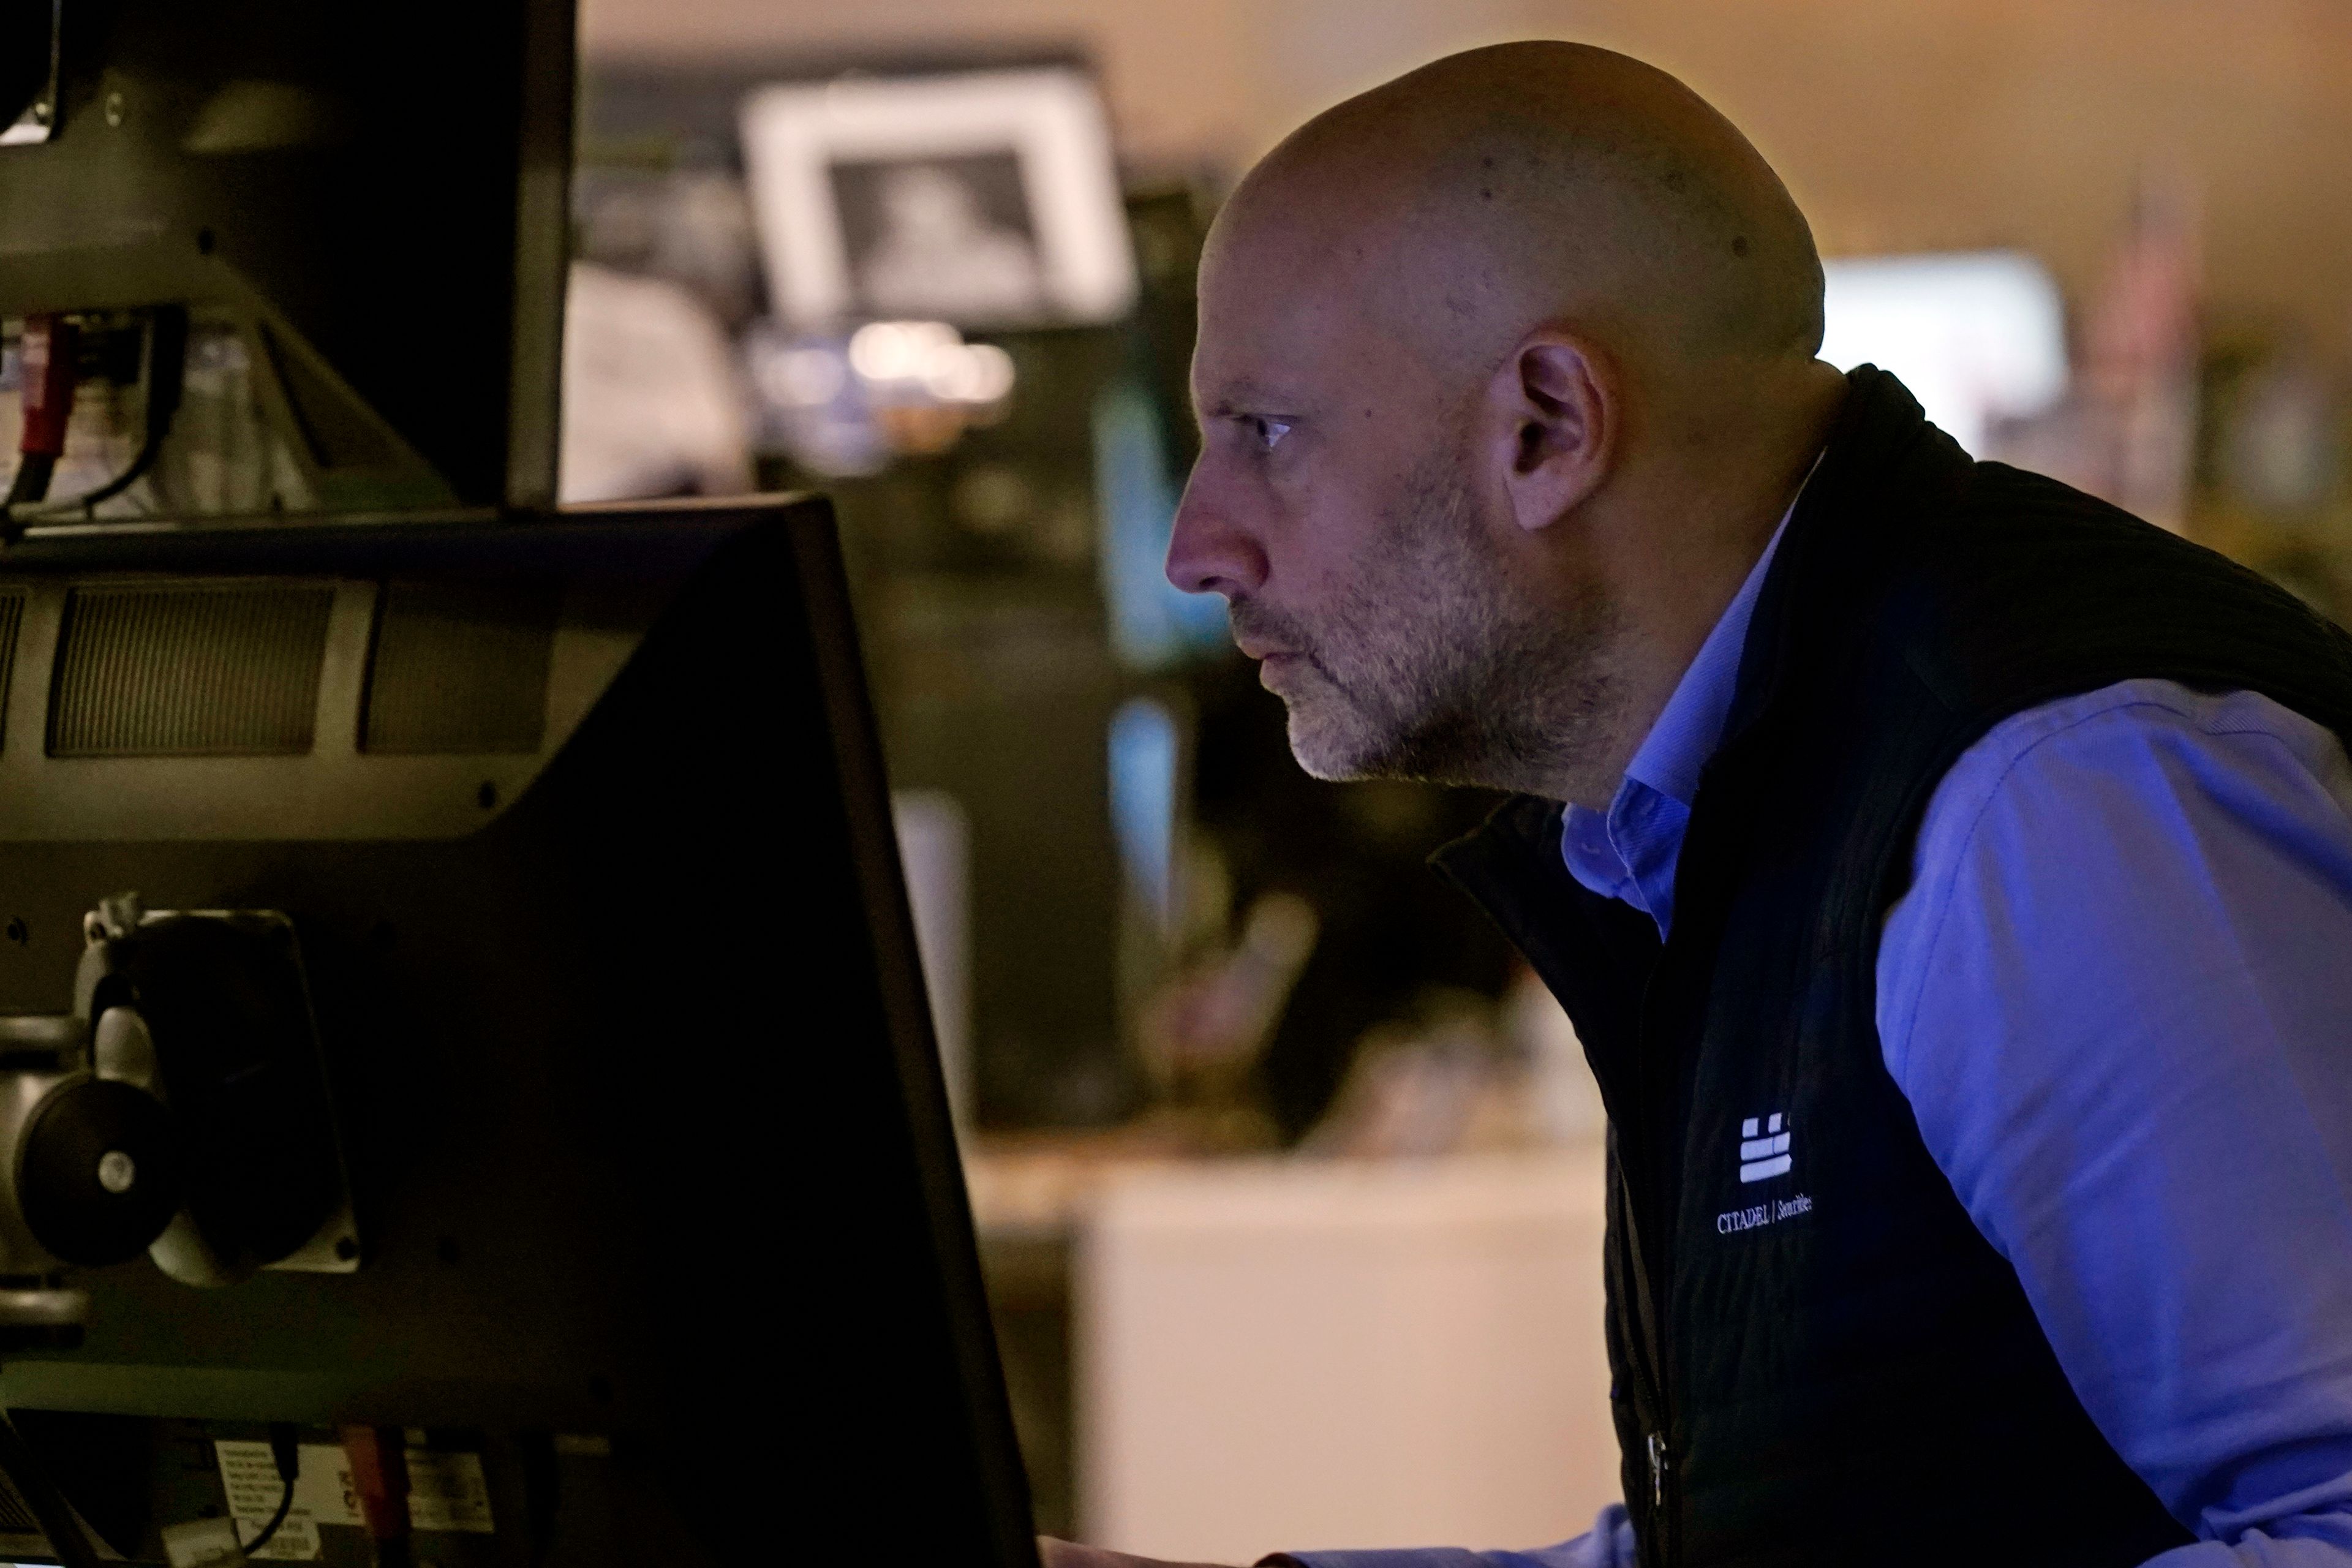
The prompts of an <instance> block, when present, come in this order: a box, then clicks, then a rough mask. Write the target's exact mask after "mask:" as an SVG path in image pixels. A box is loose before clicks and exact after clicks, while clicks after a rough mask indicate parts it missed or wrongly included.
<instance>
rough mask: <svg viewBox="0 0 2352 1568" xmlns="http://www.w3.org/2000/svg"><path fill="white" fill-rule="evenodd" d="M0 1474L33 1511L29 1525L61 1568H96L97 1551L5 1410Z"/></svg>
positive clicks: (1, 1424)
mask: <svg viewBox="0 0 2352 1568" xmlns="http://www.w3.org/2000/svg"><path fill="white" fill-rule="evenodd" d="M0 1473H5V1475H6V1476H7V1478H8V1479H10V1480H11V1481H14V1482H15V1483H16V1491H17V1493H18V1495H20V1496H21V1497H23V1498H24V1500H25V1506H26V1508H29V1509H31V1510H33V1522H34V1523H36V1524H37V1525H39V1526H40V1527H41V1533H42V1534H43V1535H45V1536H47V1537H48V1542H49V1550H51V1551H52V1552H56V1553H57V1554H58V1562H59V1563H62V1564H64V1568H99V1559H98V1552H97V1550H96V1549H95V1548H94V1547H92V1546H91V1545H90V1543H89V1536H87V1535H85V1534H84V1533H82V1528H81V1521H80V1519H79V1518H78V1517H77V1516H76V1515H75V1513H74V1510H73V1505H72V1504H71V1503H69V1502H68V1501H66V1499H65V1494H64V1493H63V1492H61V1491H59V1490H58V1489H57V1484H56V1483H55V1482H53V1481H51V1480H50V1479H49V1476H48V1472H47V1471H46V1470H44V1469H42V1468H41V1466H40V1462H39V1461H38V1460H37V1459H36V1458H34V1457H33V1450H32V1449H31V1448H30V1447H27V1446H26V1442H25V1438H24V1435H23V1434H22V1433H20V1432H18V1431H17V1430H16V1423H15V1422H13V1421H11V1420H9V1419H8V1417H7V1415H6V1413H5V1411H0Z"/></svg>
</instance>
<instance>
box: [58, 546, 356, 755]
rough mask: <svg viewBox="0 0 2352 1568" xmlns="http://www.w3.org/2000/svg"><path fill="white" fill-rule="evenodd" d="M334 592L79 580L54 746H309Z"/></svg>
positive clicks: (101, 750)
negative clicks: (83, 583) (89, 584)
mask: <svg viewBox="0 0 2352 1568" xmlns="http://www.w3.org/2000/svg"><path fill="white" fill-rule="evenodd" d="M333 604H334V590H333V589H331V588H329V587H324V586H320V587H279V586H269V587H255V586H249V585H240V584H171V585H169V586H152V585H142V586H137V587H121V588H113V587H104V588H78V589H76V590H74V592H73V594H72V595H71V596H70V597H69V598H68V601H67V603H66V618H65V630H64V632H63V634H62V635H61V636H60V637H59V639H58V672H57V682H56V686H55V688H54V692H53V695H52V697H51V700H50V703H49V737H48V739H49V754H50V755H52V756H58V757H207V756H284V755H293V754H299V753H301V752H308V751H309V750H310V743H311V740H312V737H313V734H314V732H315V731H316V728H317V723H318V709H319V669H320V662H321V660H322V659H323V658H324V656H325V652H326V646H327V615H328V612H329V610H330V609H331V608H332V606H333Z"/></svg>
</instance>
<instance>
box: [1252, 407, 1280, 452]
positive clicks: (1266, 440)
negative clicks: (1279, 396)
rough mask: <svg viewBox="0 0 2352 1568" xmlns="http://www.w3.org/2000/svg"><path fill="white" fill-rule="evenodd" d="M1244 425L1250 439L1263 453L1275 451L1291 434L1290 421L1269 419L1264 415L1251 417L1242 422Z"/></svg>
mask: <svg viewBox="0 0 2352 1568" xmlns="http://www.w3.org/2000/svg"><path fill="white" fill-rule="evenodd" d="M1242 424H1243V425H1244V427H1246V428H1247V429H1248V431H1249V433H1250V439H1251V440H1252V441H1253V442H1255V444H1256V446H1257V449H1258V450H1259V451H1261V452H1271V451H1273V450H1274V449H1275V448H1276V447H1278V446H1280V445H1282V438H1283V437H1285V436H1287V435H1289V434H1290V422H1289V421H1288V420H1286V419H1269V418H1267V417H1266V416H1265V415H1263V414H1253V415H1250V416H1248V417H1247V418H1245V419H1244V420H1243V421H1242Z"/></svg>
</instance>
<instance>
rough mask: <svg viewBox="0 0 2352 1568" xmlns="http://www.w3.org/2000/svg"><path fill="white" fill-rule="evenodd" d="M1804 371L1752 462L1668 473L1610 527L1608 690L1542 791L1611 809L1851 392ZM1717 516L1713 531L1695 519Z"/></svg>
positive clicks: (1602, 675) (1604, 679) (1834, 376)
mask: <svg viewBox="0 0 2352 1568" xmlns="http://www.w3.org/2000/svg"><path fill="white" fill-rule="evenodd" d="M1816 368H1817V369H1818V370H1820V371H1822V372H1825V373H1827V378H1826V379H1824V378H1822V377H1820V376H1809V377H1807V378H1806V386H1805V388H1804V390H1805V392H1806V396H1805V398H1804V399H1803V402H1802V404H1801V406H1800V407H1798V408H1797V410H1796V412H1795V413H1794V414H1793V415H1792V416H1790V417H1789V418H1788V419H1787V420H1785V421H1784V422H1782V426H1781V429H1780V431H1779V432H1778V433H1777V434H1776V438H1772V439H1769V440H1763V441H1759V442H1758V443H1757V444H1756V446H1755V447H1754V448H1753V451H1754V456H1753V457H1752V458H1751V459H1750V460H1748V461H1746V462H1740V463H1737V464H1727V465H1725V466H1724V470H1725V471H1723V472H1722V473H1721V474H1720V476H1719V477H1717V478H1716V479H1714V481H1713V482H1694V480H1695V479H1697V476H1695V475H1693V474H1691V473H1689V472H1688V471H1685V472H1682V473H1679V474H1668V475H1662V476H1661V478H1662V479H1664V482H1663V483H1661V484H1659V485H1658V486H1657V487H1656V488H1655V489H1654V492H1653V494H1652V495H1650V496H1648V497H1640V498H1636V497H1632V496H1629V497H1626V498H1625V500H1626V501H1627V502H1628V504H1627V506H1626V507H1625V513H1626V515H1625V516H1624V517H1622V519H1621V520H1620V521H1619V525H1618V527H1617V528H1616V529H1615V530H1614V533H1615V536H1616V537H1617V539H1618V540H1619V541H1620V542H1621V543H1622V549H1621V550H1620V551H1619V552H1617V555H1618V559H1617V563H1616V564H1617V567H1618V569H1617V570H1616V571H1615V572H1612V574H1610V576H1611V577H1612V579H1613V583H1612V588H1611V592H1612V597H1613V601H1614V604H1615V606H1616V609H1617V611H1618V614H1619V615H1620V616H1621V617H1622V626H1621V631H1620V633H1619V636H1618V637H1617V638H1616V640H1615V642H1614V644H1613V645H1612V648H1611V650H1610V653H1609V655H1608V660H1607V662H1608V666H1609V668H1607V669H1606V670H1603V671H1596V672H1595V674H1596V679H1597V682H1598V683H1599V684H1601V685H1605V686H1606V687H1607V688H1608V689H1610V690H1611V691H1612V696H1613V701H1612V704H1611V709H1610V711H1609V712H1607V714H1606V715H1605V718H1604V716H1603V715H1601V714H1595V715H1594V717H1595V718H1596V719H1603V720H1604V722H1603V723H1601V725H1599V726H1597V727H1596V728H1597V731H1598V732H1597V733H1596V735H1595V736H1594V737H1593V739H1594V742H1596V743H1594V744H1591V745H1590V746H1588V747H1587V748H1585V749H1584V751H1583V753H1582V754H1581V755H1580V757H1579V758H1578V765H1576V766H1573V767H1571V768H1566V769H1563V770H1561V771H1560V773H1559V774H1558V775H1557V776H1556V777H1554V778H1552V779H1551V780H1549V781H1548V784H1547V786H1546V787H1545V788H1543V789H1542V790H1540V791H1539V792H1538V793H1540V794H1543V795H1547V796H1548V797H1549V798H1551V799H1555V800H1563V801H1568V802H1570V803H1572V804H1574V805H1582V806H1586V807H1589V808H1591V809H1592V810H1595V811H1605V810H1607V809H1608V807H1609V805H1610V803H1611V801H1612V800H1613V799H1614V798H1615V796H1616V794H1617V791H1618V789H1619V788H1620V786H1621V785H1622V783H1623V781H1624V776H1625V769H1626V766H1627V764H1628V763H1631V762H1632V761H1633V757H1634V755H1635V754H1636V753H1637V752H1639V751H1640V750H1641V748H1642V743H1643V742H1644V741H1645V740H1646V739H1647V738H1648V737H1649V734H1650V731H1651V730H1652V729H1653V728H1654V726H1655V725H1656V723H1657V721H1658V716H1659V715H1660V714H1661V713H1663V712H1664V710H1665V707H1666V704H1667V702H1668V701H1669V700H1671V699H1672V698H1673V696H1674V694H1675V688H1676V687H1678V686H1679V685H1681V683H1682V680H1683V678H1684V676H1685V674H1686V673H1687V672H1688V671H1689V669H1690V667H1691V661H1692V660H1693V659H1695V658H1696V657H1697V656H1698V651H1699V648H1700V647H1702V646H1703V645H1704V644H1705V643H1706V638H1707V634H1708V633H1710V632H1712V631H1713V630H1714V629H1715V626H1716V624H1717V622H1718V621H1720V620H1721V619H1722V618H1723V614H1724V612H1725V610H1726V609H1727V608H1728V607H1729V606H1730V605H1731V602H1732V600H1733V598H1734V597H1736V596H1737V595H1738V592H1739V589H1740V585H1741V584H1743V583H1745V582H1746V581H1747V580H1748V574H1749V573H1750V572H1751V571H1753V570H1754V569H1755V566H1756V563H1757V562H1758V561H1759V559H1760V558H1761V557H1762V556H1763V553H1764V550H1765V547H1766V546H1767V545H1769V543H1770V542H1771V541H1772V538H1773V535H1774V532H1775V531H1777V530H1778V529H1779V527H1780V522H1781V521H1782V519H1784V518H1785V517H1786V516H1787V515H1788V513H1789V510H1790V507H1791V506H1792V505H1793V504H1794V502H1795V500H1796V498H1797V494H1798V492H1799V491H1800V490H1801V489H1802V488H1803V486H1804V483H1805V479H1806V478H1807V476H1808V475H1810V474H1811V472H1812V469H1813V466H1814V464H1815V463H1816V462H1817V461H1818V460H1819V458H1820V456H1821V453H1822V446H1823V444H1824V443H1825V441H1826V440H1827V438H1828V432H1829V426H1830V424H1831V422H1832V420H1833V419H1834V418H1835V417H1836V415H1837V410H1838V408H1839V406H1840V405H1842V403H1843V398H1844V390H1845V378H1844V377H1843V375H1840V374H1838V373H1837V372H1836V371H1835V370H1833V369H1832V368H1831V367H1830V366H1828V365H1825V364H1817V366H1816ZM1702 519H1704V520H1712V521H1713V523H1714V526H1712V527H1708V526H1704V525H1695V520H1702Z"/></svg>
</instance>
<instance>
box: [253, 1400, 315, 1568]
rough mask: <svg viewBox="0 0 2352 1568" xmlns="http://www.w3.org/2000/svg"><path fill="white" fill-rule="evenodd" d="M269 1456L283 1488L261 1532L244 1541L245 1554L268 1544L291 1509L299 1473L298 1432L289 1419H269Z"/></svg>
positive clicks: (300, 1471) (300, 1460) (300, 1439)
mask: <svg viewBox="0 0 2352 1568" xmlns="http://www.w3.org/2000/svg"><path fill="white" fill-rule="evenodd" d="M269 1460H270V1463H272V1464H274V1465H276V1466H277V1467H278V1479H279V1480H281V1481H283V1482H284V1483H286V1489H285V1490H284V1491H282V1492H280V1493H278V1511H277V1512H276V1513H273V1514H271V1515H270V1516H269V1522H268V1524H265V1525H263V1526H262V1527H261V1533H260V1534H258V1535H257V1536H255V1537H254V1538H253V1539H252V1540H250V1541H248V1542H245V1554H246V1555H247V1557H251V1556H252V1555H254V1554H255V1553H256V1552H259V1551H260V1550H261V1549H262V1548H263V1547H265V1546H267V1545H268V1544H269V1542H270V1538H271V1537H272V1536H274V1535H276V1534H277V1533H278V1526H279V1525H281V1524H284V1523H285V1522H286V1516H287V1515H288V1514H289V1513H291V1512H292V1511H293V1510H294V1478H295V1477H297V1476H299V1475H300V1474H301V1473H302V1434H301V1432H300V1431H299V1429H298V1428H297V1427H296V1426H295V1425H294V1423H292V1422H291V1421H272V1422H271V1423H270V1424H269Z"/></svg>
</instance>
